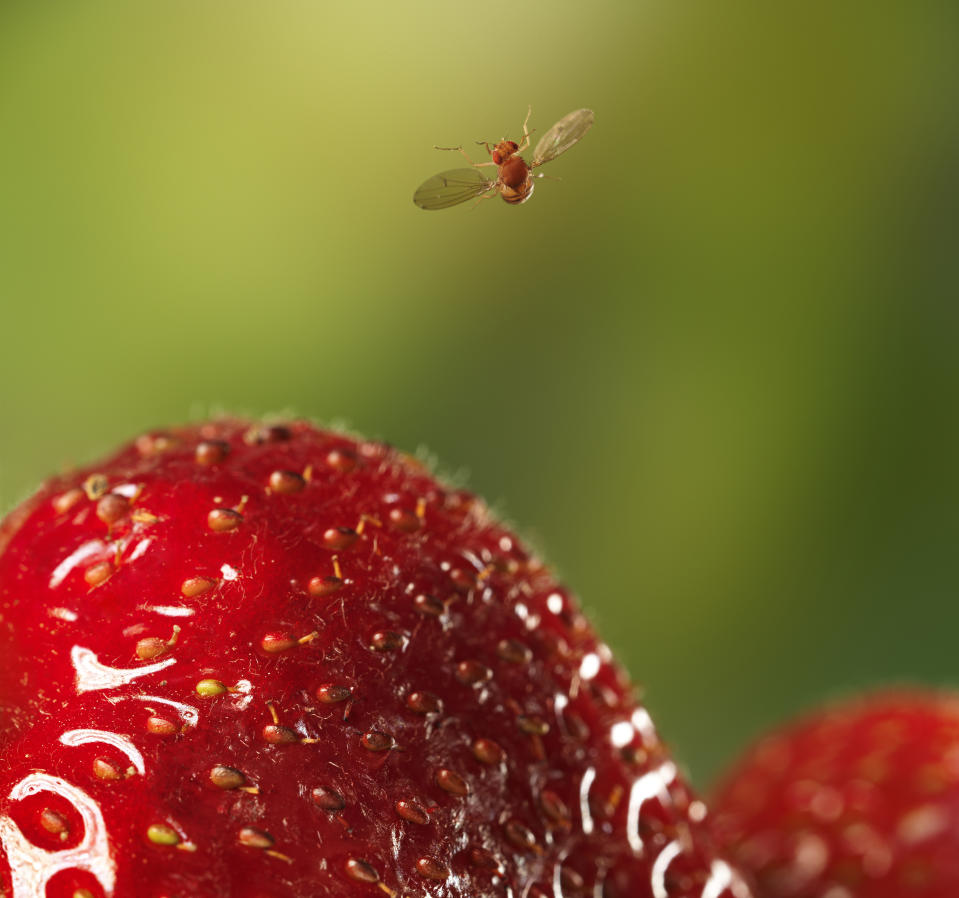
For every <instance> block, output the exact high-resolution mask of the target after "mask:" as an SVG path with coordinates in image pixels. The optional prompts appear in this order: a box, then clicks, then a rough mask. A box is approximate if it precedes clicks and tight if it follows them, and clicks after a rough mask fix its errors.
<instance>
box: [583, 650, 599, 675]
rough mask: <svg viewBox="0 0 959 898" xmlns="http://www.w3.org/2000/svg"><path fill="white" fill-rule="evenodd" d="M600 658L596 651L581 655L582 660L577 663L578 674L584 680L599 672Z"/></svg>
mask: <svg viewBox="0 0 959 898" xmlns="http://www.w3.org/2000/svg"><path fill="white" fill-rule="evenodd" d="M599 668H600V660H599V655H597V654H596V652H590V653H589V654H588V655H583V660H582V661H580V663H579V675H580V676H581V677H582V678H583V679H584V680H591V679H593V677H595V676H596V674H598V673H599Z"/></svg>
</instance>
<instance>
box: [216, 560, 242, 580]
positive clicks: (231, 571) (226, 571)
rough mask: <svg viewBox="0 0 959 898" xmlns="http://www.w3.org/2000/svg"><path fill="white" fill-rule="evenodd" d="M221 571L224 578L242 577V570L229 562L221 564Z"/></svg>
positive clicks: (234, 578) (235, 578)
mask: <svg viewBox="0 0 959 898" xmlns="http://www.w3.org/2000/svg"><path fill="white" fill-rule="evenodd" d="M220 573H221V574H223V579H224V580H238V579H239V578H240V572H239V571H238V570H237V569H236V568H235V567H230V565H228V564H224V565H223V566H221V568H220Z"/></svg>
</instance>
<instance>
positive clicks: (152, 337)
mask: <svg viewBox="0 0 959 898" xmlns="http://www.w3.org/2000/svg"><path fill="white" fill-rule="evenodd" d="M957 34H959V5H956V4H946V3H922V2H917V3H885V2H876V3H870V4H842V3H839V4H834V3H823V4H816V3H813V4H810V3H777V4H769V3H759V2H753V3H735V2H734V3H722V4H720V3H714V2H707V0H700V2H690V3H672V2H626V0H623V2H603V0H597V2H592V3H588V4H584V3H580V2H569V0H551V2H520V0H514V2H502V0H492V2H485V3H482V4H476V5H471V6H470V5H466V4H457V3H451V2H440V0H434V2H411V3H394V2H387V0H356V2H352V3H348V4H333V3H327V2H303V0H300V2H288V0H274V2H271V3H269V4H264V3H253V2H235V3H223V2H203V0H189V2H187V0H166V2H163V3H145V2H144V3H129V2H125V0H124V2H101V0H91V2H83V3H66V2H51V3H35V2H26V0H23V2H16V0H4V3H3V4H2V5H0V309H2V328H0V330H2V343H0V503H2V505H3V506H4V507H5V508H9V507H10V506H11V505H12V504H13V503H14V502H15V501H17V500H19V499H20V498H22V497H23V496H25V495H26V494H27V493H28V492H29V491H31V490H32V488H33V487H34V486H35V485H36V484H37V482H38V481H39V480H40V479H41V478H42V477H44V476H45V475H47V474H48V473H50V472H52V471H55V470H57V469H60V468H62V467H64V466H67V465H70V464H72V463H78V462H83V461H87V460H90V459H92V458H93V457H95V456H96V455H97V454H98V453H101V452H104V451H106V450H107V449H108V448H110V447H111V446H112V445H113V444H114V443H116V442H118V441H120V440H121V439H124V438H126V437H128V436H130V435H132V434H134V433H135V432H137V431H139V430H140V429H143V428H147V427H152V426H157V425H164V424H172V423H176V422H181V421H183V420H186V419H189V418H195V417H198V416H202V415H205V414H207V413H210V412H211V411H217V410H222V409H226V410H230V411H239V412H248V413H251V414H259V413H266V412H275V411H284V410H290V411H293V412H296V413H299V414H303V415H308V416H313V417H316V418H319V419H321V420H324V421H335V420H342V421H345V422H346V423H348V424H349V425H350V426H352V427H355V428H357V429H359V430H361V431H363V432H365V433H367V434H368V435H371V436H376V437H381V438H384V439H387V440H389V441H391V442H393V443H395V444H397V445H399V446H402V447H404V448H407V449H411V450H412V449H416V448H417V447H418V446H421V445H425V446H427V447H429V449H430V450H431V451H432V452H434V453H435V454H436V455H437V456H438V457H439V459H440V462H441V465H442V467H443V468H444V469H445V470H447V471H459V470H461V469H466V470H468V471H469V483H470V485H471V486H472V487H473V488H474V489H476V490H477V491H479V492H481V493H482V494H484V495H485V496H487V497H488V498H489V499H490V500H491V501H492V502H493V504H494V505H495V506H496V507H497V508H498V509H499V510H500V511H501V512H502V513H503V514H505V515H506V516H507V517H508V518H509V519H510V520H512V521H513V522H515V523H516V525H517V526H518V527H519V528H520V530H521V531H522V532H523V533H525V534H527V536H528V537H529V538H530V539H531V540H532V541H533V543H534V544H535V545H537V546H539V547H540V548H541V549H542V550H543V551H544V552H545V554H546V555H547V556H548V557H549V558H550V559H552V560H553V561H554V563H555V564H556V565H557V567H558V568H559V570H560V572H561V574H562V576H564V577H565V578H566V579H567V581H568V582H569V583H570V584H571V585H572V586H573V587H574V588H575V589H576V590H577V591H578V592H579V594H580V595H581V596H582V598H583V601H584V604H585V605H586V607H587V608H588V609H589V610H590V611H591V612H592V614H593V615H594V616H595V618H596V619H597V620H598V623H599V626H600V628H601V630H602V631H603V633H604V634H605V636H606V637H607V638H608V640H609V641H610V642H611V643H612V645H613V646H614V648H615V649H616V650H617V651H618V652H619V653H620V655H621V657H622V658H623V659H624V661H625V662H626V664H627V665H628V667H629V668H630V670H631V671H632V672H633V674H634V675H635V676H636V677H637V678H638V679H639V680H640V681H641V682H642V683H644V684H645V685H646V687H647V701H648V703H649V705H650V706H651V707H652V709H653V711H654V713H655V715H656V717H657V720H658V721H659V723H660V727H661V729H662V731H663V732H664V734H665V736H666V738H667V739H668V740H669V741H670V742H672V743H673V744H674V745H675V746H676V748H677V750H678V752H679V754H680V755H681V756H682V757H683V758H684V759H685V761H686V762H687V764H688V765H689V766H690V768H691V770H692V773H693V775H694V777H695V779H696V781H697V782H698V783H699V784H700V785H705V784H706V783H708V781H709V779H710V777H711V776H712V775H713V774H714V773H715V772H716V771H717V770H718V769H719V767H720V765H721V764H722V763H723V762H724V761H725V760H727V759H728V758H729V757H730V756H731V755H732V753H733V752H734V751H735V750H736V749H737V748H738V747H739V746H741V745H742V744H743V743H744V742H745V741H746V740H747V739H749V738H750V737H751V736H752V735H754V734H755V733H756V732H757V731H758V729H759V728H761V727H763V726H765V725H767V724H770V723H771V722H773V721H776V720H778V719H781V718H782V717H783V716H784V715H787V714H790V713H792V712H794V711H796V710H797V709H799V708H801V707H804V706H807V705H808V704H810V703H812V702H815V701H818V700H821V699H822V698H824V697H828V696H831V695H835V694H837V693H842V692H843V691H845V690H848V689H851V688H855V687H858V686H862V685H866V684H874V683H886V682H898V681H902V680H909V681H920V682H930V683H953V684H959V657H957V650H956V634H957V632H959V595H957V585H959V552H957V537H959V514H957V509H959V488H957V487H959V477H957V473H956V472H957V460H959V452H957V450H959V426H957V395H959V394H957V388H959V351H957V348H959V346H957V336H959V334H957V302H956V300H957V296H956V294H957V284H959V277H957V275H959V270H957V267H959V266H957V249H959V247H957V233H959V228H957V208H959V164H957V160H959V116H957V109H959V53H957V52H956V35H957ZM528 104H532V107H533V116H532V119H531V123H530V124H531V126H532V127H534V128H536V129H537V130H538V131H539V133H540V134H542V133H543V132H544V131H545V130H546V128H548V127H549V125H551V124H552V123H553V122H554V121H556V120H557V119H559V118H560V117H561V116H562V115H564V114H565V113H566V112H568V111H570V110H572V109H576V108H578V107H581V106H590V107H592V108H593V109H594V110H595V111H596V126H595V127H594V128H593V130H592V131H591V132H590V133H589V134H588V135H587V136H586V138H585V139H584V140H583V142H582V143H581V144H580V145H578V146H577V147H575V148H574V149H573V150H572V151H571V152H570V153H569V154H568V155H566V156H564V157H562V159H560V160H557V161H556V162H554V163H553V164H552V165H551V166H550V167H549V168H548V169H547V173H548V174H551V175H554V176H558V177H561V178H562V181H549V180H544V181H541V182H539V184H538V186H537V188H536V195H535V196H534V197H533V199H532V200H531V201H530V202H529V203H528V204H526V205H524V206H521V207H515V208H514V207H510V206H507V205H506V204H504V203H502V202H500V201H498V200H496V201H494V202H487V203H483V204H481V205H480V206H479V207H478V208H476V209H475V210H473V211H470V209H469V207H468V206H467V207H461V208H457V209H453V210H449V211H445V212H438V213H426V212H423V211H421V210H419V209H417V208H416V207H414V206H413V204H412V202H411V196H412V192H413V190H414V189H415V188H416V186H417V185H418V184H419V183H420V182H421V181H423V180H424V179H426V178H427V177H429V176H430V175H432V174H434V173H435V172H437V171H440V170H442V169H445V168H449V167H452V166H454V165H456V164H457V162H456V160H454V159H452V158H451V157H450V156H449V155H447V154H441V153H437V152H436V151H435V150H433V149H432V145H433V144H441V145H452V144H456V143H461V142H462V143H466V142H469V141H473V140H477V139H498V138H500V137H501V136H503V135H504V133H505V134H507V135H509V136H516V135H517V134H518V133H519V132H520V127H521V124H522V121H523V117H524V115H525V113H526V108H527V105H528Z"/></svg>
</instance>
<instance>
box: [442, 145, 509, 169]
mask: <svg viewBox="0 0 959 898" xmlns="http://www.w3.org/2000/svg"><path fill="white" fill-rule="evenodd" d="M433 149H434V150H445V151H446V152H453V151H454V150H455V151H456V152H459V153H462V154H463V158H464V159H465V160H466V161H467V162H468V163H469V164H470V165H472V166H473V167H474V168H479V167H480V166H483V165H495V164H496V163H495V162H474V161H473V160H472V159H470V157H469V156H467V155H466V150H464V149H463V148H462V147H438V146H434V147H433Z"/></svg>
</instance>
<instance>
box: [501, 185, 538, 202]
mask: <svg viewBox="0 0 959 898" xmlns="http://www.w3.org/2000/svg"><path fill="white" fill-rule="evenodd" d="M532 195H533V179H532V178H527V179H526V181H525V182H523V183H522V184H520V185H519V187H507V186H506V185H505V184H504V185H503V187H502V189H501V190H500V196H502V197H503V199H504V200H505V201H506V202H507V203H512V204H513V205H514V206H518V205H519V204H520V203H525V202H526V201H527V200H528V199H529V198H530V197H531V196H532Z"/></svg>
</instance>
